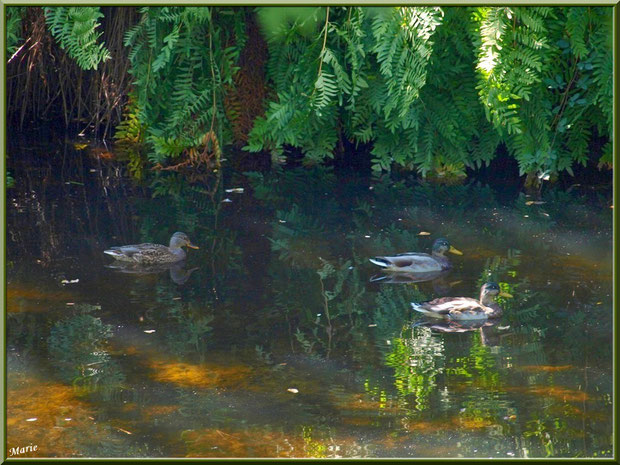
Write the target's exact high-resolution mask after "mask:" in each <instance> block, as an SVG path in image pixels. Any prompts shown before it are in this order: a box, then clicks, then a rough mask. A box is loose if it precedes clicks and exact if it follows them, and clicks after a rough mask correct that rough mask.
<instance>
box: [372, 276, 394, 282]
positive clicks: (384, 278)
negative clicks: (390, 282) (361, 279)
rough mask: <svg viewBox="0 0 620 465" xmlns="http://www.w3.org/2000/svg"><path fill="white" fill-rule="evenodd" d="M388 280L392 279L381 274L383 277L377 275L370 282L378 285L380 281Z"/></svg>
mask: <svg viewBox="0 0 620 465" xmlns="http://www.w3.org/2000/svg"><path fill="white" fill-rule="evenodd" d="M388 278H390V277H389V276H386V275H384V274H381V275H378V274H376V275H374V276H373V277H372V278H370V282H371V283H377V282H380V281H385V280H386V279H388Z"/></svg>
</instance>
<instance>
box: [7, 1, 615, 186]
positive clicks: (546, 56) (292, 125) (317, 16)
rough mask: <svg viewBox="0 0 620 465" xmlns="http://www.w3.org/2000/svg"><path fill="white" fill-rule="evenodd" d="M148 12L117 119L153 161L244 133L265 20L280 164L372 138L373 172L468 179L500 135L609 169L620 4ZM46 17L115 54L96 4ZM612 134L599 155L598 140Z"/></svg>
mask: <svg viewBox="0 0 620 465" xmlns="http://www.w3.org/2000/svg"><path fill="white" fill-rule="evenodd" d="M139 14H140V17H139V20H138V22H137V24H135V25H134V26H133V27H131V28H130V29H129V30H127V31H126V34H125V37H124V39H125V40H124V43H125V46H127V47H128V49H129V52H128V57H129V61H130V65H131V67H130V70H129V72H130V74H131V75H132V77H133V93H134V99H133V100H130V102H129V108H128V109H127V110H126V114H125V119H124V121H123V123H121V125H120V126H119V128H118V131H117V132H118V136H119V137H121V138H128V137H133V138H135V137H136V135H137V134H139V135H140V137H143V142H144V143H146V145H147V147H148V155H147V157H148V161H149V162H150V163H152V164H155V165H156V164H158V163H159V164H165V163H167V162H170V161H171V160H172V159H175V158H180V157H185V158H186V159H187V158H190V159H196V157H197V154H198V153H207V152H206V150H207V148H208V147H205V149H204V150H205V151H204V152H203V151H202V147H203V146H205V145H206V146H208V145H209V143H210V142H209V141H211V142H212V143H213V144H215V142H214V141H216V142H217V144H218V148H217V149H215V148H213V147H212V148H213V151H214V153H215V152H218V153H219V147H224V146H225V145H226V144H228V143H230V142H232V137H233V132H232V128H231V124H230V122H231V120H234V119H235V118H236V116H235V115H238V107H239V106H240V105H241V103H240V102H233V103H231V99H232V100H234V98H232V97H231V95H233V94H234V92H235V89H239V88H240V86H243V85H244V83H243V82H241V81H239V79H241V78H239V76H240V74H241V73H237V72H238V70H239V69H240V66H241V60H240V57H241V56H242V51H244V52H247V53H245V54H244V57H245V58H244V60H245V61H244V63H246V64H247V61H248V57H250V56H251V55H252V54H253V53H256V49H255V48H256V47H258V45H256V43H255V42H256V41H250V42H252V43H250V42H249V41H248V36H247V32H246V29H248V27H249V26H251V25H252V24H253V21H254V20H255V19H256V20H257V21H258V22H259V24H260V26H261V31H262V35H263V37H264V38H265V40H266V42H267V46H268V61H267V63H266V69H265V77H266V87H267V89H266V91H267V92H266V95H267V98H266V100H265V103H264V114H262V115H261V116H258V117H256V118H255V120H254V121H253V126H252V130H251V132H250V134H249V136H248V141H247V146H246V147H245V150H247V151H250V152H258V151H269V152H270V153H271V155H272V160H273V161H274V164H278V163H280V162H282V161H283V160H285V159H286V157H285V153H288V152H289V151H290V150H291V149H297V151H300V152H301V153H302V154H303V162H304V164H305V165H315V164H320V163H323V162H325V161H327V160H329V159H331V158H333V157H334V156H335V154H336V153H337V152H339V151H343V150H344V149H345V148H346V147H347V145H346V144H345V142H347V143H349V144H355V145H356V146H357V147H360V146H362V148H363V149H368V150H370V154H371V157H372V169H373V171H374V173H375V174H380V173H381V172H385V171H390V170H392V169H393V168H399V169H403V170H407V171H416V172H418V173H420V174H421V175H422V176H426V175H427V174H434V175H437V176H439V177H441V178H444V177H446V176H449V175H455V176H456V177H463V176H465V175H466V169H475V168H480V167H481V166H482V165H484V164H487V165H488V163H489V162H490V161H491V160H492V159H493V157H494V156H495V155H496V153H497V148H498V146H499V145H500V144H503V145H504V146H505V147H506V149H507V150H508V153H509V154H510V155H511V156H512V157H514V158H515V159H516V161H517V162H518V164H519V169H520V172H521V174H526V173H528V174H537V173H538V174H545V175H546V174H557V173H559V172H567V173H568V174H571V175H572V174H573V167H574V166H575V164H580V165H583V166H585V165H586V164H587V163H588V162H589V161H590V162H598V165H599V167H600V168H602V167H611V166H612V120H613V115H612V105H611V102H612V99H613V90H612V89H613V53H612V50H613V49H612V43H611V37H612V9H611V8H610V7H590V6H577V7H537V6H536V7H532V6H525V7H514V6H501V7H443V8H440V7H404V6H401V7H370V8H368V7H353V6H351V7H343V6H329V7H324V6H320V7H294V8H290V7H258V8H256V9H254V10H250V9H247V8H229V7H141V8H139ZM45 15H46V20H47V23H48V25H49V29H50V31H51V33H52V35H53V36H54V37H55V38H56V39H57V40H58V41H59V43H60V45H61V46H62V47H63V48H64V49H66V50H67V52H68V54H69V55H70V56H71V57H73V58H75V60H76V61H77V62H78V64H79V65H80V66H81V67H82V68H84V69H91V68H96V67H97V65H98V63H100V62H101V61H103V60H105V59H107V58H109V57H110V54H109V53H108V51H107V50H106V49H105V47H104V45H103V44H102V43H99V39H100V36H101V32H97V31H98V30H99V29H98V27H99V20H100V18H101V16H102V13H101V11H100V9H99V8H96V7H53V8H46V9H45ZM252 15H254V16H255V17H252ZM19 16H20V15H19V10H18V9H16V8H12V7H11V8H9V10H8V17H7V18H8V19H7V44H8V50H9V53H10V52H11V51H12V50H15V47H16V46H17V43H18V42H19V40H20V39H19V34H18V31H19V26H20V19H19ZM246 45H247V47H246ZM253 47H254V48H253ZM257 72H259V71H258V70H257ZM260 82H261V85H262V79H261V80H260ZM246 84H248V83H246ZM227 99H228V100H227ZM258 113H260V110H259V111H258ZM248 124H249V122H248ZM137 129H139V132H136V131H137ZM207 136H208V137H207ZM601 138H603V144H604V145H603V148H602V151H601V153H593V147H594V144H593V143H592V142H593V140H596V141H597V142H598V141H599V140H600V139H601ZM141 140H142V139H141ZM350 153H351V156H355V152H354V151H350ZM137 160H138V159H137V158H135V157H134V158H133V162H134V165H133V166H132V171H133V172H136V173H137V172H138V171H140V170H141V167H140V166H138V165H139V164H138V161H137ZM177 161H178V160H177Z"/></svg>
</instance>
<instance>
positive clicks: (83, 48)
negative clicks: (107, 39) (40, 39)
mask: <svg viewBox="0 0 620 465" xmlns="http://www.w3.org/2000/svg"><path fill="white" fill-rule="evenodd" d="M101 17H103V13H101V10H100V9H99V8H98V7H64V6H58V7H47V8H45V20H46V22H47V25H48V27H49V30H50V32H51V33H52V35H53V36H54V38H55V39H56V40H58V42H59V43H60V46H61V47H62V48H63V49H65V50H66V52H67V53H68V54H69V56H70V57H71V58H73V59H74V60H75V61H76V62H77V64H78V65H79V66H80V67H81V68H82V69H97V66H98V65H99V63H101V62H102V61H105V60H108V59H109V58H110V52H109V51H108V50H107V49H106V48H105V46H104V45H103V44H102V43H97V41H98V40H99V38H100V37H101V35H102V34H103V32H97V28H98V27H99V26H100V23H99V21H98V20H99V18H101Z"/></svg>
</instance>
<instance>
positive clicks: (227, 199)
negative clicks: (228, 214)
mask: <svg viewBox="0 0 620 465" xmlns="http://www.w3.org/2000/svg"><path fill="white" fill-rule="evenodd" d="M221 203H232V200H230V199H229V198H225V199H224V200H222V202H221Z"/></svg>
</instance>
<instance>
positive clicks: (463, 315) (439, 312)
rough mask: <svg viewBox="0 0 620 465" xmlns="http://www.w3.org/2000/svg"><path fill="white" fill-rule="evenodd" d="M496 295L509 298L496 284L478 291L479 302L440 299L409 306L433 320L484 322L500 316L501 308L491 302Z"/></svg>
mask: <svg viewBox="0 0 620 465" xmlns="http://www.w3.org/2000/svg"><path fill="white" fill-rule="evenodd" d="M497 295H504V296H506V297H509V296H510V295H509V294H506V293H502V292H501V291H500V288H499V286H498V285H497V284H496V283H486V284H485V285H483V286H482V288H481V290H480V299H479V300H476V299H472V298H470V297H441V298H439V299H435V300H431V301H429V302H422V303H415V302H412V303H411V306H412V307H413V309H414V310H416V311H418V312H421V313H424V314H425V315H427V316H430V317H434V318H444V319H447V320H460V321H462V320H486V319H488V318H499V317H500V316H501V315H502V308H501V307H500V306H499V305H498V304H497V303H496V302H495V301H494V300H493V299H494V298H495V296H497Z"/></svg>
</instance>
